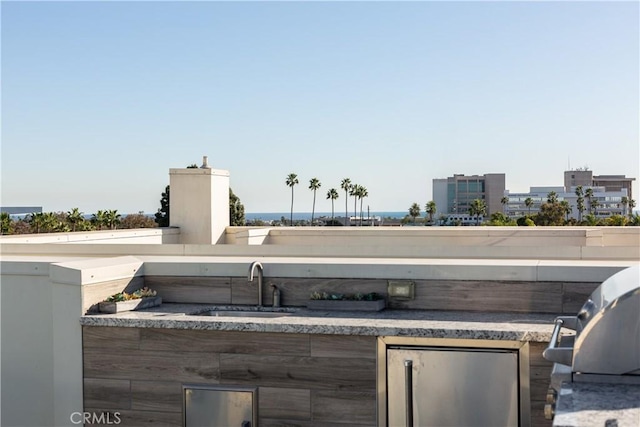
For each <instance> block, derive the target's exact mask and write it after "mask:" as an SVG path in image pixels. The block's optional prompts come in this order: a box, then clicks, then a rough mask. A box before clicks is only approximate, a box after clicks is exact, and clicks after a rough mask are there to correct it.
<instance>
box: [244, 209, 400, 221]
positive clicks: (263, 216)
mask: <svg viewBox="0 0 640 427" xmlns="http://www.w3.org/2000/svg"><path fill="white" fill-rule="evenodd" d="M408 213H409V211H408V210H407V212H369V216H370V217H375V216H379V217H380V218H400V219H402V218H404V217H405V216H406V215H408ZM334 215H335V216H336V217H339V216H344V211H342V212H340V211H339V210H336V211H335V213H334ZM349 215H350V216H353V212H349ZM358 215H360V212H358ZM290 216H291V212H251V213H249V212H245V214H244V217H245V219H246V220H247V221H251V220H254V219H260V220H262V221H275V220H280V218H282V217H285V219H287V220H288V219H289V217H290ZM322 216H325V217H328V218H331V212H316V213H315V214H314V218H320V217H322ZM363 216H364V218H366V217H367V212H366V211H364V212H363ZM293 220H294V221H299V220H307V221H311V212H295V211H294V212H293Z"/></svg>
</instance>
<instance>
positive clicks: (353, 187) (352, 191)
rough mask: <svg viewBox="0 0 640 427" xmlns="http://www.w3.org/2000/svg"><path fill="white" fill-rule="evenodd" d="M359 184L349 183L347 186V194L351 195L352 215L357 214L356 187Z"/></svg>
mask: <svg viewBox="0 0 640 427" xmlns="http://www.w3.org/2000/svg"><path fill="white" fill-rule="evenodd" d="M359 187H360V186H359V185H358V184H351V187H349V195H350V196H353V215H354V216H357V215H358V188H359Z"/></svg>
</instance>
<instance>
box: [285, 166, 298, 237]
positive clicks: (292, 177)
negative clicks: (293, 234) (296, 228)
mask: <svg viewBox="0 0 640 427" xmlns="http://www.w3.org/2000/svg"><path fill="white" fill-rule="evenodd" d="M286 184H287V185H288V186H289V187H291V217H290V219H289V225H293V187H294V186H295V185H296V184H298V175H296V174H295V173H290V174H289V175H287V180H286Z"/></svg>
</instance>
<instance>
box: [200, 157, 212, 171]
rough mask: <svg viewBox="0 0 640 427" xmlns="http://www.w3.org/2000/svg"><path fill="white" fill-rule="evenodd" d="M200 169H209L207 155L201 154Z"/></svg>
mask: <svg viewBox="0 0 640 427" xmlns="http://www.w3.org/2000/svg"><path fill="white" fill-rule="evenodd" d="M200 169H211V166H209V157H207V156H202V166H200Z"/></svg>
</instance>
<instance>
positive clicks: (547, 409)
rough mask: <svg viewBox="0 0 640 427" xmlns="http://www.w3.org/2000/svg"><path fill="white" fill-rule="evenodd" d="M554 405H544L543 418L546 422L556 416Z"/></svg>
mask: <svg viewBox="0 0 640 427" xmlns="http://www.w3.org/2000/svg"><path fill="white" fill-rule="evenodd" d="M555 406H556V405H554V404H551V403H547V404H546V405H544V417H545V418H546V419H548V420H552V419H553V417H554V415H555V414H556V408H555Z"/></svg>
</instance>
